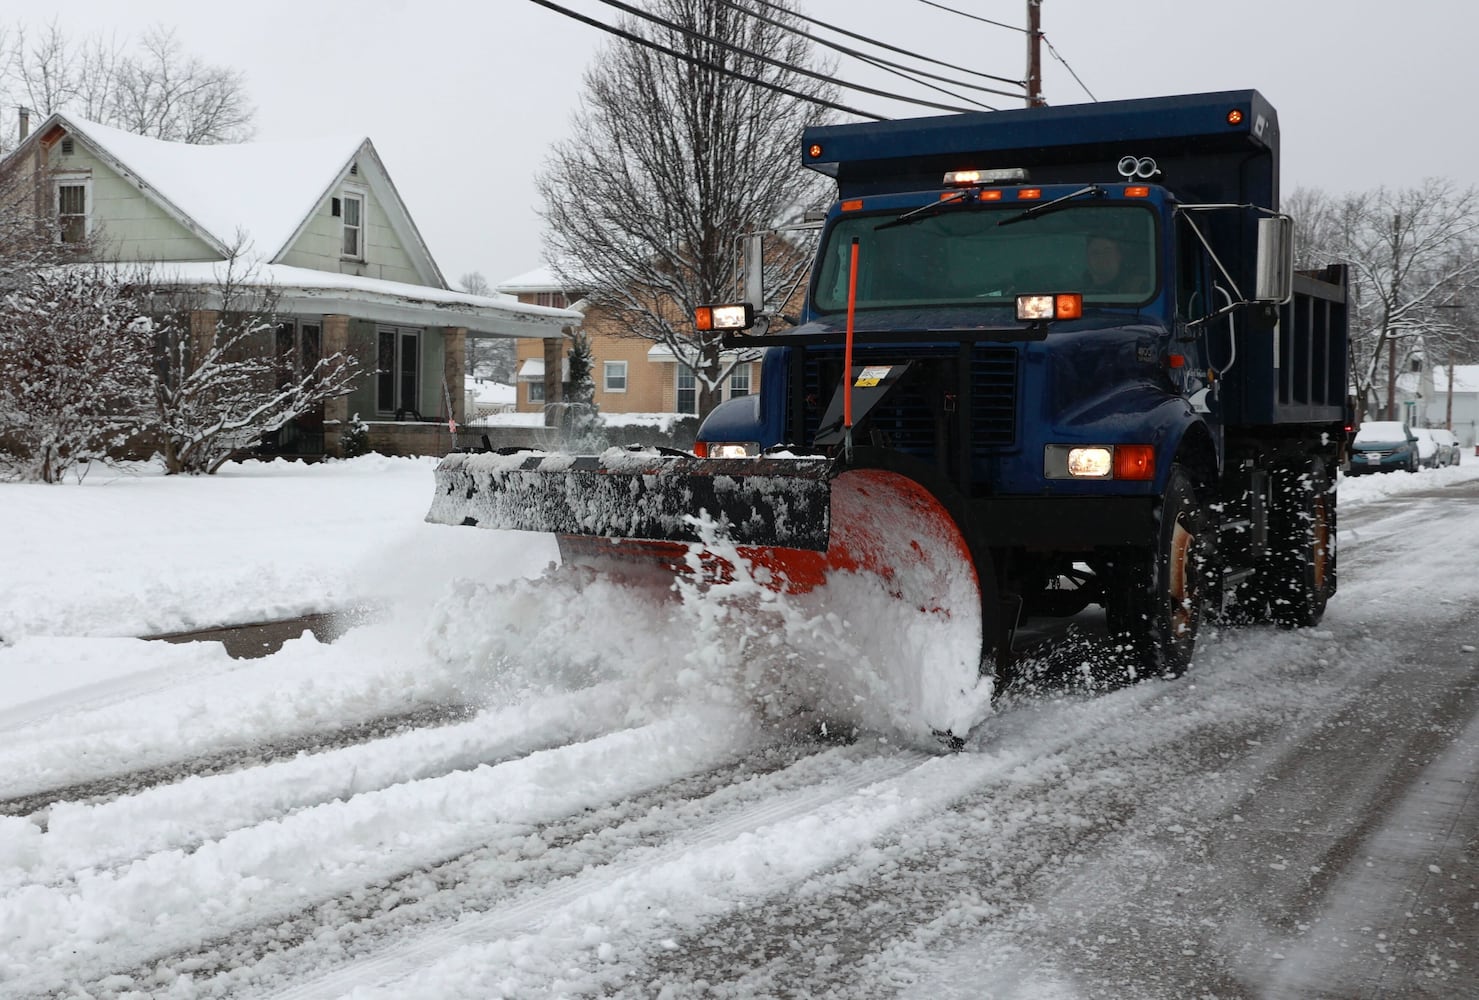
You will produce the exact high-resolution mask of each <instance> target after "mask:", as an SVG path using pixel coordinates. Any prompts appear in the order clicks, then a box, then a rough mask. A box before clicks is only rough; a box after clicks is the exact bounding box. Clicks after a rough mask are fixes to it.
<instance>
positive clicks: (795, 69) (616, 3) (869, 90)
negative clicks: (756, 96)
mask: <svg viewBox="0 0 1479 1000" xmlns="http://www.w3.org/2000/svg"><path fill="white" fill-rule="evenodd" d="M535 2H536V3H540V2H541V0H535ZM600 2H601V3H604V4H605V5H606V6H608V7H615V8H616V9H617V10H620V11H624V12H626V13H628V14H631V15H633V16H636V17H640V18H642V19H644V20H647V21H651V22H652V23H653V24H656V25H660V26H661V27H664V28H667V29H668V30H669V31H676V32H679V33H680V34H684V35H687V36H689V37H690V38H696V39H698V40H700V41H704V42H708V43H710V44H711V45H717V46H719V47H720V48H723V49H728V50H729V51H731V52H737V53H739V54H740V55H742V56H745V57H747V58H750V59H756V60H759V61H760V62H762V63H765V64H766V65H768V66H775V67H777V68H778V69H783V70H786V71H788V72H791V73H799V74H800V75H802V76H807V77H811V78H812V79H814V80H820V81H822V82H824V83H836V84H837V85H839V86H841V87H844V88H846V89H847V90H856V91H858V92H860V93H864V94H872V95H873V96H874V97H885V98H888V99H889V100H893V101H903V102H905V103H906V104H917V105H919V106H920V107H925V108H935V109H936V110H938V111H968V110H970V109H969V108H962V107H960V106H959V105H954V104H939V103H937V102H935V101H926V100H921V99H920V98H917V97H905V96H903V95H901V94H893V93H890V92H888V91H886V90H878V89H876V88H873V87H865V86H863V85H862V84H856V83H847V82H845V81H842V80H835V79H833V78H832V77H830V76H827V75H825V74H822V73H818V72H816V71H814V70H809V69H805V68H804V67H801V66H792V65H790V64H789V63H784V62H781V61H780V60H779V59H772V58H770V57H769V56H763V55H761V54H760V53H758V52H751V51H750V50H749V49H746V48H742V47H740V46H738V45H733V44H731V43H729V42H726V41H723V40H722V39H718V38H712V37H710V36H708V35H705V34H704V33H703V32H701V31H696V30H695V29H693V28H688V27H685V26H683V25H681V24H678V23H676V22H674V21H669V20H667V19H666V18H661V17H658V16H657V15H656V14H650V13H648V12H647V11H645V10H643V9H642V8H640V7H634V6H632V5H631V4H629V3H624V2H623V0H600ZM542 5H543V6H550V5H549V4H542ZM714 68H715V69H718V70H720V71H721V72H727V70H725V69H724V67H722V66H715V67H714Z"/></svg>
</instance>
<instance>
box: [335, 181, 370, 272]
mask: <svg viewBox="0 0 1479 1000" xmlns="http://www.w3.org/2000/svg"><path fill="white" fill-rule="evenodd" d="M340 202H341V204H340V209H339V211H340V218H339V221H340V224H341V228H342V230H343V232H344V247H343V254H344V256H345V257H352V258H354V259H355V260H362V259H363V258H364V256H365V242H364V241H365V236H364V228H365V199H364V198H363V197H362V196H360V195H357V194H350V193H348V192H345V194H344V196H343V198H341V199H340Z"/></svg>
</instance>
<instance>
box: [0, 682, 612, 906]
mask: <svg viewBox="0 0 1479 1000" xmlns="http://www.w3.org/2000/svg"><path fill="white" fill-rule="evenodd" d="M614 693H615V692H613V691H612V686H611V685H601V686H598V687H595V688H592V689H587V690H585V691H579V692H573V693H570V694H565V695H561V696H558V697H556V698H546V699H538V700H534V701H531V702H525V703H520V704H518V705H516V706H513V707H509V708H504V709H500V710H489V711H485V712H481V713H479V714H478V715H477V716H475V717H473V718H471V719H469V720H467V721H466V722H452V723H447V724H445V725H436V726H430V727H422V728H413V729H409V730H405V731H401V732H397V733H395V734H392V735H390V736H387V737H383V738H380V739H377V740H373V741H370V742H366V743H362V744H356V745H353V746H350V747H344V748H340V749H334V750H328V751H324V752H320V753H313V754H308V753H301V754H298V755H295V756H293V757H290V758H287V759H283V760H278V761H274V762H272V763H268V764H264V765H263V766H259V767H249V768H246V769H242V770H236V771H231V772H228V773H224V774H215V775H209V776H201V775H199V774H196V775H191V776H190V777H187V778H186V779H184V780H183V781H180V782H177V783H174V784H168V785H160V786H156V787H151V788H148V789H146V790H143V791H139V792H136V793H133V794H129V795H126V796H122V797H120V798H117V799H114V800H111V801H107V802H102V803H97V804H90V803H74V802H66V803H62V804H59V805H55V806H52V807H51V808H50V809H49V810H48V811H47V812H46V813H45V814H44V816H40V817H35V816H33V817H31V818H32V820H33V821H38V820H40V821H41V822H38V826H39V828H40V829H41V830H42V831H43V833H44V836H42V837H41V838H40V839H39V841H38V842H37V843H36V844H34V845H33V850H32V851H31V857H30V858H29V859H28V861H27V863H26V864H25V865H24V867H12V868H10V869H9V870H6V869H3V868H0V891H3V890H4V889H5V888H6V887H7V885H8V884H9V883H12V882H14V881H16V880H17V879H18V878H19V879H24V881H26V882H28V883H30V884H43V885H45V884H50V885H58V884H61V883H62V882H64V881H66V880H68V879H70V878H72V877H73V874H74V873H75V872H78V871H84V870H97V869H107V868H110V867H117V866H120V865H123V864H126V863H129V862H132V861H134V860H137V859H139V858H141V857H145V856H147V855H149V854H151V853H157V852H159V851H164V850H170V849H180V850H184V851H187V852H188V851H191V850H194V849H196V848H197V847H199V846H200V845H201V844H203V843H206V842H208V841H210V840H212V839H216V838H219V837H221V836H224V835H225V834H227V833H229V832H231V831H232V830H237V829H242V828H245V827H248V826H252V825H254V824H259V823H265V822H268V821H270V820H273V819H277V818H280V817H282V816H285V815H288V814H290V813H292V812H295V811H298V810H301V809H305V808H311V807H313V806H318V805H322V804H324V803H328V802H332V801H334V800H336V799H339V800H348V799H350V798H352V797H354V796H355V795H362V794H366V793H368V792H373V791H376V790H379V789H382V788H386V787H389V786H391V785H393V784H399V783H403V782H408V781H418V780H424V779H427V778H436V777H441V776H443V775H447V774H450V773H452V772H454V771H466V770H471V769H472V768H475V767H479V766H494V765H497V764H501V763H505V762H507V761H511V760H515V759H517V758H519V757H525V756H528V755H530V754H532V753H537V752H539V751H542V750H550V749H554V748H557V747H559V746H562V745H565V744H567V743H578V742H582V741H585V740H589V739H593V738H595V737H597V736H599V735H602V734H603V733H606V732H610V731H612V730H614V729H617V728H620V723H619V721H615V720H613V719H612V718H611V717H610V712H609V711H608V712H604V713H603V712H602V708H603V707H604V706H607V705H609V704H611V703H612V701H613V698H612V696H613V694H614Z"/></svg>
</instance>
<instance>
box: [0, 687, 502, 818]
mask: <svg viewBox="0 0 1479 1000" xmlns="http://www.w3.org/2000/svg"><path fill="white" fill-rule="evenodd" d="M475 711H476V709H474V708H473V707H471V706H468V705H457V704H438V705H426V706H423V707H421V708H416V709H412V710H410V711H406V712H396V713H392V714H389V715H381V716H377V717H375V718H371V719H365V720H362V721H360V722H354V723H350V724H348V725H345V726H341V727H338V728H335V729H330V730H322V731H317V732H311V733H297V734H294V735H291V736H286V737H282V738H280V739H275V740H267V741H263V742H260V743H255V744H253V745H251V746H244V747H234V748H230V749H225V750H219V751H216V752H214V753H208V754H198V755H196V756H193V757H188V758H184V759H181V760H178V761H171V762H169V763H167V764H159V765H156V766H153V767H146V768H140V769H138V770H136V771H125V772H123V773H120V774H110V775H107V776H106V777H102V778H94V779H91V780H88V781H79V782H74V783H72V784H69V785H62V786H58V787H55V788H46V789H41V790H39V791H35V792H28V793H26V794H24V795H14V796H10V797H8V798H3V799H0V816H30V815H32V814H33V813H37V812H41V811H43V810H46V809H49V808H50V807H52V806H54V805H56V804H58V803H62V802H81V803H89V804H97V803H101V802H106V801H108V800H111V799H117V798H121V797H123V796H127V795H136V794H138V793H139V792H142V791H144V790H145V789H148V788H151V787H154V786H158V785H166V784H172V783H175V782H178V781H182V780H184V779H186V778H191V777H207V776H211V775H220V774H226V773H229V772H233V771H240V770H243V769H247V768H256V767H261V766H263V765H266V764H270V763H272V762H274V761H279V760H284V759H288V758H292V757H296V756H299V755H301V754H314V753H323V752H325V751H330V750H335V749H338V748H342V747H348V746H354V745H357V744H363V743H369V742H372V741H375V740H381V739H385V738H386V737H389V736H394V735H396V734H398V733H405V732H410V731H413V730H418V729H425V728H428V727H436V726H444V725H451V724H454V723H458V722H462V721H465V720H466V719H468V718H471V717H472V715H473V714H474V712H475ZM43 822H44V818H43Z"/></svg>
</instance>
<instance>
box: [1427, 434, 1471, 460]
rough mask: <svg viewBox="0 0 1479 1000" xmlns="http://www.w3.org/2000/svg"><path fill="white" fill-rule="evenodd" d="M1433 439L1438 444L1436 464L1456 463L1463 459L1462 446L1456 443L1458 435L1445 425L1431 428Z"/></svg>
mask: <svg viewBox="0 0 1479 1000" xmlns="http://www.w3.org/2000/svg"><path fill="white" fill-rule="evenodd" d="M1432 435H1433V441H1434V443H1436V444H1437V445H1438V464H1439V465H1440V466H1442V465H1457V464H1459V462H1461V461H1463V457H1464V446H1463V445H1461V444H1459V443H1458V437H1457V436H1456V435H1455V434H1454V433H1453V431H1451V430H1449V429H1448V428H1446V427H1434V428H1433V429H1432Z"/></svg>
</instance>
